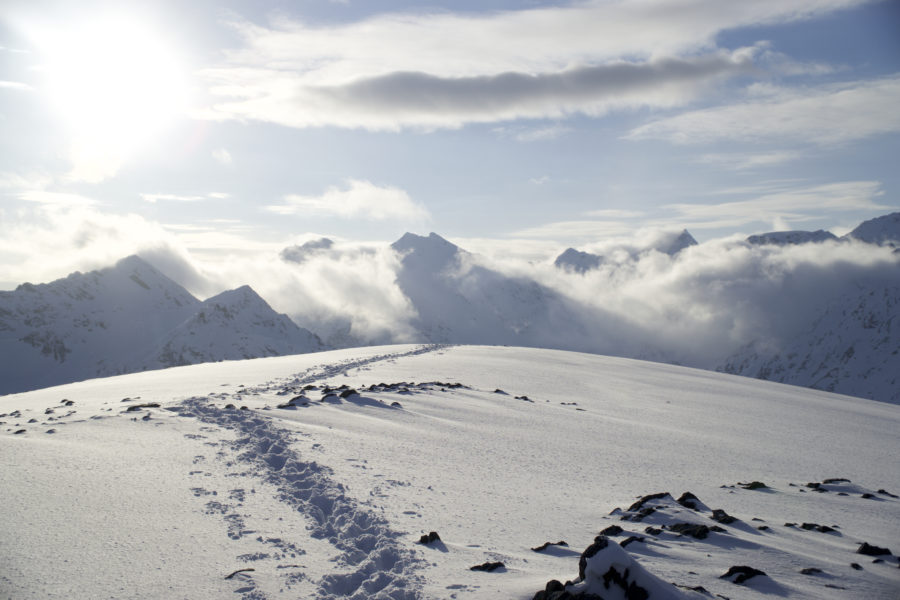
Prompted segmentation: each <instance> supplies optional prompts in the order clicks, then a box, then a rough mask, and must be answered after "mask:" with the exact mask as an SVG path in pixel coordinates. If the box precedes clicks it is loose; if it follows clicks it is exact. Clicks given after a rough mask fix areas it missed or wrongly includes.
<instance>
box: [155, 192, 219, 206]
mask: <svg viewBox="0 0 900 600" xmlns="http://www.w3.org/2000/svg"><path fill="white" fill-rule="evenodd" d="M140 196H141V199H142V200H143V201H144V202H149V203H151V204H155V203H157V202H159V201H165V202H203V201H204V200H223V199H225V198H228V197H229V195H228V194H224V193H222V192H210V193H208V194H203V195H190V194H140Z"/></svg>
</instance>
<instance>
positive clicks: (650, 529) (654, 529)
mask: <svg viewBox="0 0 900 600" xmlns="http://www.w3.org/2000/svg"><path fill="white" fill-rule="evenodd" d="M662 531H663V530H662V529H659V528H657V527H647V528H646V529H645V530H644V533H649V534H650V535H659V534H661V533H662Z"/></svg>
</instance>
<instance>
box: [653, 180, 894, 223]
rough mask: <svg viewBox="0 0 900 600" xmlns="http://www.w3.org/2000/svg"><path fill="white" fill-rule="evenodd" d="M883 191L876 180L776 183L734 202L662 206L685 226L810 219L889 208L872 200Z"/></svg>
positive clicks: (674, 219)
mask: <svg viewBox="0 0 900 600" xmlns="http://www.w3.org/2000/svg"><path fill="white" fill-rule="evenodd" d="M883 194H884V192H883V190H882V186H881V183H880V182H878V181H845V182H838V183H829V184H824V185H815V186H804V187H798V186H784V187H782V188H778V187H776V188H775V189H772V190H770V191H768V192H767V193H765V194H763V195H760V196H757V197H755V198H750V199H747V200H738V201H734V202H722V203H718V204H687V203H681V204H668V205H666V206H664V207H663V208H664V209H667V210H670V211H672V212H673V213H674V214H673V216H672V217H671V218H669V219H666V220H667V221H668V222H672V221H675V222H677V223H680V224H683V226H685V227H688V228H693V229H717V228H722V227H730V228H733V227H741V226H745V225H747V224H750V223H760V222H766V223H772V222H775V221H776V220H781V221H782V222H787V221H800V222H803V221H811V220H814V219H819V218H821V217H822V216H823V214H827V213H835V212H847V211H868V212H874V211H878V210H889V209H891V208H892V207H891V206H889V205H885V204H881V203H879V202H877V201H876V199H877V198H879V197H881V196H882V195H883Z"/></svg>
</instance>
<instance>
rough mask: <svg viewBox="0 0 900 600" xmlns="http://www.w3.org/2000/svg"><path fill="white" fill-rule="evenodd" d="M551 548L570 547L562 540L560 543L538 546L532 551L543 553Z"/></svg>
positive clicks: (546, 543)
mask: <svg viewBox="0 0 900 600" xmlns="http://www.w3.org/2000/svg"><path fill="white" fill-rule="evenodd" d="M550 546H566V547H568V546H569V545H568V544H567V543H565V542H564V541H562V540H560V541H558V542H544V543H543V544H541V545H540V546H537V547H536V548H532V549H531V550H532V551H534V552H541V551H543V550H546V549H547V548H549V547H550Z"/></svg>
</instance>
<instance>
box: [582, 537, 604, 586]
mask: <svg viewBox="0 0 900 600" xmlns="http://www.w3.org/2000/svg"><path fill="white" fill-rule="evenodd" d="M607 546H609V539H608V538H606V537H604V536H602V535H598V536H597V537H595V538H594V543H593V544H591V545H590V546H588V547H587V548H585V549H584V552H582V553H581V557H580V558H579V559H578V577H579V578H580V579H581V580H582V581H584V569H585V567H587V559H589V558H591V557H592V556H594V555H595V554H597V553H598V552H600V551H601V550H604V549H606V547H607Z"/></svg>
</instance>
